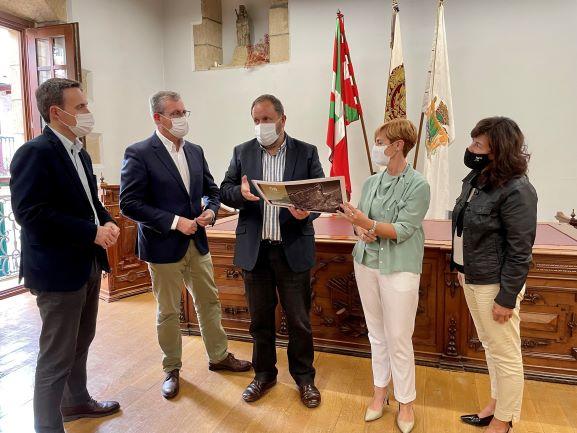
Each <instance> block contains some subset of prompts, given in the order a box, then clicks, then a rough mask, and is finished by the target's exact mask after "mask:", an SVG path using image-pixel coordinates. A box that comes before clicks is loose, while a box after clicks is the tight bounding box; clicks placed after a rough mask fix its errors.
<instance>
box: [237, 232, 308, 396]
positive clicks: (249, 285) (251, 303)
mask: <svg viewBox="0 0 577 433" xmlns="http://www.w3.org/2000/svg"><path fill="white" fill-rule="evenodd" d="M244 286H245V291H246V299H247V302H248V308H249V311H250V318H251V321H250V334H251V335H252V338H253V343H254V344H253V351H252V364H253V367H254V371H255V378H256V379H257V380H261V381H271V380H273V379H276V376H277V373H278V370H277V368H276V347H275V332H276V330H275V308H276V305H277V303H278V299H277V290H278V296H279V298H280V302H281V305H282V308H283V310H284V312H285V315H286V319H287V325H288V333H289V342H288V350H287V354H288V363H289V371H290V374H291V376H292V377H293V378H294V380H295V382H296V383H297V384H298V385H303V384H309V383H313V382H314V378H315V369H314V367H313V360H314V347H313V335H312V330H311V321H310V309H311V284H310V271H305V272H293V271H292V270H291V269H290V267H289V265H288V263H287V260H286V257H285V253H284V250H283V247H282V246H280V245H279V246H276V245H268V244H267V243H266V242H263V243H262V244H261V246H260V251H259V256H258V260H257V263H256V266H255V267H254V269H253V270H252V271H245V272H244Z"/></svg>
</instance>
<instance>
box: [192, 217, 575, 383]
mask: <svg viewBox="0 0 577 433" xmlns="http://www.w3.org/2000/svg"><path fill="white" fill-rule="evenodd" d="M236 221H237V217H236V216H233V217H230V218H224V219H221V220H219V221H218V222H217V223H216V224H215V226H214V227H213V228H211V229H209V230H208V236H209V243H210V250H211V254H212V259H213V264H214V273H215V280H216V284H217V286H218V289H219V292H220V299H221V303H222V314H223V325H224V327H225V329H226V331H227V333H228V335H229V336H230V337H231V338H235V339H241V340H250V335H249V333H248V326H249V323H250V318H249V313H248V309H247V306H246V301H245V297H244V286H243V281H242V272H241V270H240V269H238V268H236V267H234V266H233V264H232V260H233V255H234V244H235V235H234V230H235V227H236ZM424 228H425V234H426V239H427V241H426V245H425V256H424V260H423V274H422V277H421V285H420V290H419V294H420V299H419V306H418V310H417V318H416V326H415V333H414V337H413V342H414V347H415V353H416V358H417V362H418V363H419V364H425V365H431V366H442V367H447V368H455V369H465V370H471V371H476V370H478V371H483V370H486V366H485V362H484V356H483V349H482V346H481V344H480V342H479V340H478V338H477V335H476V333H475V327H474V325H473V322H472V319H471V317H470V315H469V312H468V310H467V306H466V303H465V298H464V296H463V294H462V289H461V287H460V286H459V283H458V280H457V275H456V274H455V273H453V272H451V271H450V269H449V254H450V248H451V245H450V223H449V222H448V221H425V223H424ZM315 229H316V233H317V235H316V240H317V265H316V266H315V267H314V269H313V270H312V284H313V307H312V313H311V317H312V325H313V336H314V341H315V348H316V349H317V350H321V351H328V352H336V353H343V354H350V355H357V356H370V346H369V342H368V339H367V329H366V325H365V322H364V318H363V312H362V308H361V303H360V299H359V294H358V291H357V287H356V282H355V278H354V274H353V266H352V257H351V251H352V247H353V245H354V242H355V239H354V237H353V234H352V230H351V227H350V225H349V224H348V223H346V222H345V221H343V220H341V219H338V218H334V217H327V218H324V217H322V218H319V219H317V220H316V221H315ZM521 316H522V325H521V329H522V330H521V334H522V345H523V356H524V364H525V371H526V374H527V376H528V377H530V378H534V379H541V380H549V381H558V382H566V383H575V384H577V230H576V229H574V228H572V227H571V226H568V225H559V224H552V223H551V224H547V223H544V224H539V228H538V233H537V239H536V243H535V248H534V256H533V263H532V266H531V271H530V274H529V278H528V280H527V289H526V294H525V298H524V300H523V303H522V307H521ZM181 329H182V331H183V332H184V333H186V334H198V324H197V320H196V315H195V311H194V306H193V303H192V299H191V297H190V296H189V295H188V294H187V293H186V292H185V291H183V300H182V315H181ZM277 337H278V338H277V341H278V344H279V345H281V346H284V345H286V344H287V329H286V322H285V320H284V317H283V313H282V310H281V309H280V307H279V309H278V310H277Z"/></svg>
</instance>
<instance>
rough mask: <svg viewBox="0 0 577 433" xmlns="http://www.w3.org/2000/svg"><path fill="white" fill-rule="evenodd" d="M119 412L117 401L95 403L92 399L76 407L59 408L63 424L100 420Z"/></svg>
mask: <svg viewBox="0 0 577 433" xmlns="http://www.w3.org/2000/svg"><path fill="white" fill-rule="evenodd" d="M119 410H120V403H118V402H117V401H96V400H94V399H92V398H91V399H90V400H89V401H88V402H87V403H84V404H81V405H78V406H72V407H63V408H60V411H61V412H62V420H63V421H64V422H69V421H74V420H75V419H79V418H100V417H103V416H108V415H112V414H113V413H115V412H118V411H119Z"/></svg>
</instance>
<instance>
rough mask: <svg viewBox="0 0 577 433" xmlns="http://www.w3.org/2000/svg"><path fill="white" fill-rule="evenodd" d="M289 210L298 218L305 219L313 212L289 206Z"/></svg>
mask: <svg viewBox="0 0 577 433" xmlns="http://www.w3.org/2000/svg"><path fill="white" fill-rule="evenodd" d="M288 210H289V212H290V213H291V215H292V216H293V217H295V218H296V219H297V220H304V219H305V218H308V216H309V215H310V214H311V213H310V212H309V211H306V210H300V209H297V208H295V207H289V208H288Z"/></svg>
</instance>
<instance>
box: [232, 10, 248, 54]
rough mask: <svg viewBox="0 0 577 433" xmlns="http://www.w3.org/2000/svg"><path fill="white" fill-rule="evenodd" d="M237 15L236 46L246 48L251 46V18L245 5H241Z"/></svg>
mask: <svg viewBox="0 0 577 433" xmlns="http://www.w3.org/2000/svg"><path fill="white" fill-rule="evenodd" d="M238 9H239V10H238V11H237V10H236V9H235V10H234V11H235V13H236V45H237V46H239V47H246V46H248V45H250V18H249V16H248V11H247V10H246V6H245V5H240V6H239V8H238Z"/></svg>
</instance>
